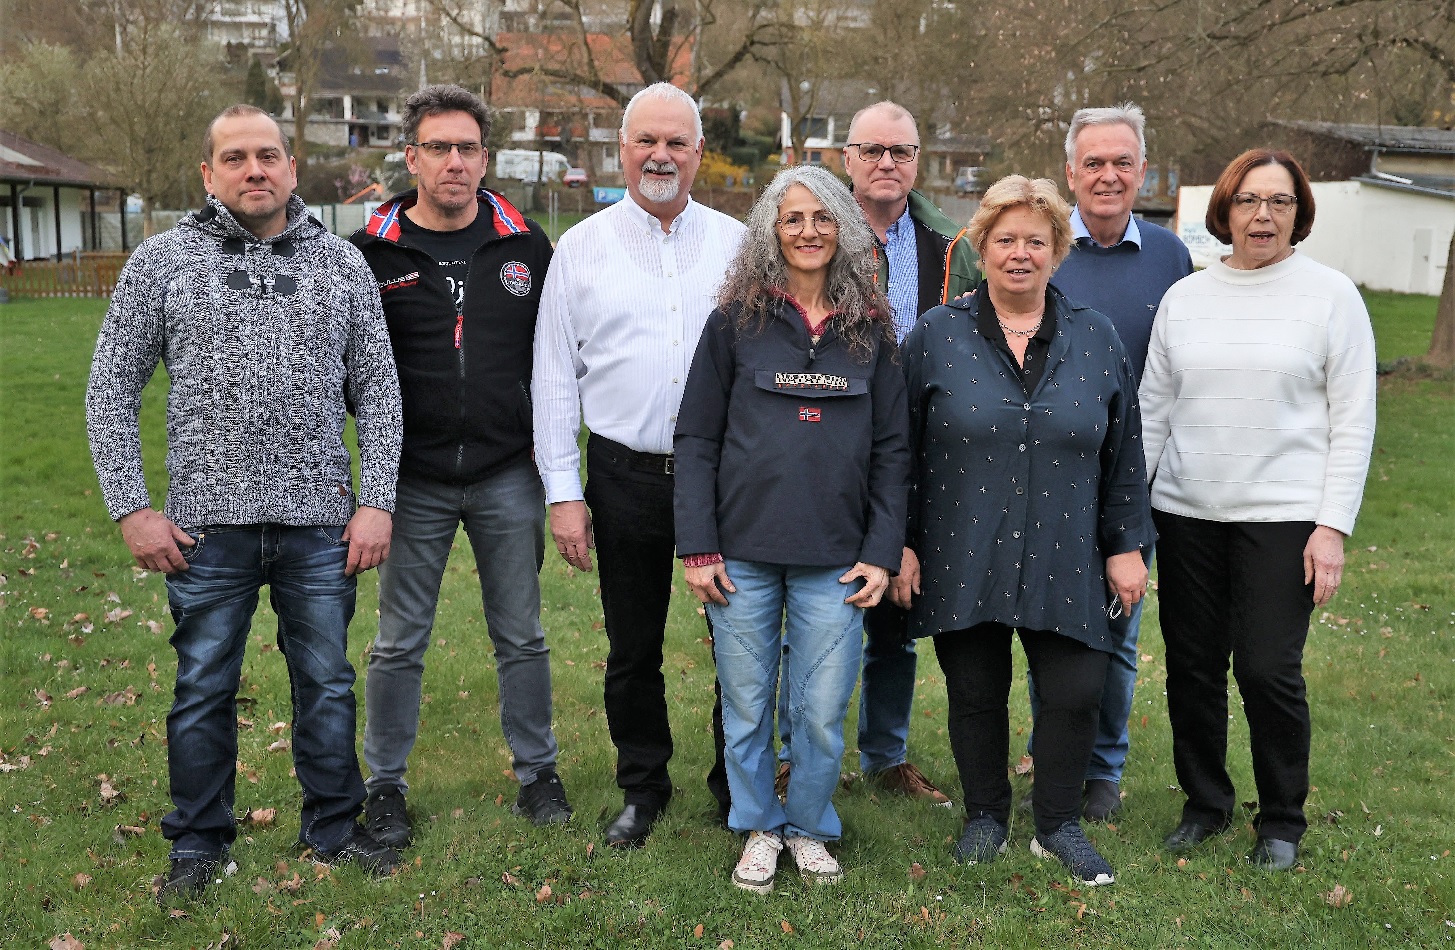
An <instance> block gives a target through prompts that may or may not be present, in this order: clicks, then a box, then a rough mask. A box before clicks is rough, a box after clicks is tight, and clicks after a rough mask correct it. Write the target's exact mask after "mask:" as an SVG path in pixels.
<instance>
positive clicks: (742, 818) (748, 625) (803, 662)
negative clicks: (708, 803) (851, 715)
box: [707, 558, 864, 841]
mask: <svg viewBox="0 0 1455 950" xmlns="http://www.w3.org/2000/svg"><path fill="white" fill-rule="evenodd" d="M725 567H726V569H727V574H728V577H729V578H731V579H732V582H733V584H734V586H736V587H737V592H736V593H733V594H729V595H727V598H728V604H727V606H726V607H723V606H719V605H717V604H708V605H707V610H708V614H709V616H710V617H711V618H712V629H713V650H714V652H715V655H716V658H717V675H718V679H719V681H721V683H722V713H723V731H724V734H725V738H726V750H725V752H726V758H727V772H728V785H729V787H730V788H731V790H732V811H731V812H730V813H729V815H728V827H729V828H732V829H733V830H734V831H777V832H781V833H783V834H785V835H789V836H793V835H801V836H803V837H808V838H817V839H818V840H820V841H832V840H836V839H837V838H838V837H839V836H840V834H841V833H842V832H843V826H842V824H841V823H840V822H839V816H838V813H837V812H836V811H835V810H834V806H833V801H832V798H833V793H834V789H835V788H836V787H837V785H838V781H839V765H840V763H841V762H842V760H843V756H844V716H845V714H846V713H847V712H848V710H849V697H850V696H851V695H852V694H853V692H854V682H855V681H856V680H857V679H858V676H859V663H860V661H861V658H862V653H863V635H862V631H863V623H864V621H863V615H864V612H863V610H861V609H860V608H858V607H854V606H851V605H849V604H846V603H844V598H845V597H847V596H849V595H850V594H852V593H853V592H854V589H855V588H854V587H853V586H851V585H846V584H840V583H839V580H838V579H839V576H840V575H841V574H843V573H844V571H845V570H847V569H848V565H845V566H844V567H840V568H834V569H824V568H818V567H795V566H791V565H783V564H766V563H763V562H760V561H739V560H734V559H732V558H729V559H727V562H726V564H725ZM784 644H787V645H788V647H789V648H790V649H791V650H792V651H793V655H794V662H793V670H792V673H791V674H790V677H789V678H788V679H787V681H786V682H785V683H784V689H783V690H782V692H783V693H784V694H786V696H787V699H788V718H787V721H788V722H789V723H791V724H792V726H793V732H794V734H795V735H796V736H797V737H798V739H797V743H796V744H795V745H794V749H793V774H792V777H791V778H790V780H789V785H788V803H787V804H786V805H784V804H780V803H779V801H778V797H777V796H776V795H775V794H773V779H774V775H775V772H776V757H775V756H774V754H773V712H774V708H775V706H776V705H777V703H776V697H777V695H778V693H779V689H778V668H779V663H780V658H781V656H782V650H783V646H784Z"/></svg>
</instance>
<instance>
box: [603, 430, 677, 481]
mask: <svg viewBox="0 0 1455 950" xmlns="http://www.w3.org/2000/svg"><path fill="white" fill-rule="evenodd" d="M588 439H589V441H592V442H596V443H597V444H598V445H599V446H600V448H601V449H604V450H605V451H606V452H608V453H610V454H611V455H614V456H616V457H618V458H620V459H621V460H622V461H623V462H625V463H626V464H627V466H628V467H630V468H632V469H634V470H636V471H638V472H650V473H651V474H653V475H671V474H673V460H674V459H675V456H673V455H672V454H671V453H670V452H669V453H668V454H666V455H658V454H656V453H655V452H638V451H637V450H636V449H629V448H627V447H626V446H624V445H622V444H621V443H620V442H613V441H612V440H611V439H608V438H606V437H605V436H601V435H597V434H596V433H594V432H593V433H591V435H590V436H589V437H588ZM588 448H589V446H588Z"/></svg>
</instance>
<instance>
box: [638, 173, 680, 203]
mask: <svg viewBox="0 0 1455 950" xmlns="http://www.w3.org/2000/svg"><path fill="white" fill-rule="evenodd" d="M637 187H638V188H639V189H640V190H641V193H642V197H643V198H645V199H647V200H648V201H650V202H652V203H653V204H667V203H668V202H671V201H675V200H676V198H677V192H678V191H680V190H681V189H682V179H681V177H680V176H679V175H673V176H672V177H671V178H666V179H660V178H650V177H648V176H647V173H646V172H645V171H644V172H642V178H641V181H640V182H639V183H638V185H637Z"/></svg>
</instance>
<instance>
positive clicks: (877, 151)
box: [845, 142, 919, 165]
mask: <svg viewBox="0 0 1455 950" xmlns="http://www.w3.org/2000/svg"><path fill="white" fill-rule="evenodd" d="M845 148H856V149H858V150H859V157H860V158H862V159H863V160H864V161H866V162H877V161H879V159H881V158H883V157H884V153H885V152H886V151H887V152H889V157H890V158H892V159H894V161H895V163H896V164H898V165H903V164H904V163H905V162H912V161H914V157H915V156H916V155H918V154H919V146H918V145H880V144H879V143H878V142H850V143H849V144H848V145H846V146H845Z"/></svg>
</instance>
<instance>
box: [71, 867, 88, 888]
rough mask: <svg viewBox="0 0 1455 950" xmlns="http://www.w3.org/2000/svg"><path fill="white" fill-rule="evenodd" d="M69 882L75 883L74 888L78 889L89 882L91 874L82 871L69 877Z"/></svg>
mask: <svg viewBox="0 0 1455 950" xmlns="http://www.w3.org/2000/svg"><path fill="white" fill-rule="evenodd" d="M71 883H72V884H74V885H76V888H77V889H78V890H79V889H80V888H83V887H85V886H86V885H87V884H90V883H91V875H89V874H87V873H86V872H85V871H82V872H81V873H80V874H77V875H76V876H75V877H73V878H71Z"/></svg>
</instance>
